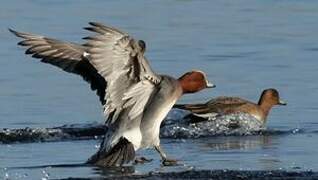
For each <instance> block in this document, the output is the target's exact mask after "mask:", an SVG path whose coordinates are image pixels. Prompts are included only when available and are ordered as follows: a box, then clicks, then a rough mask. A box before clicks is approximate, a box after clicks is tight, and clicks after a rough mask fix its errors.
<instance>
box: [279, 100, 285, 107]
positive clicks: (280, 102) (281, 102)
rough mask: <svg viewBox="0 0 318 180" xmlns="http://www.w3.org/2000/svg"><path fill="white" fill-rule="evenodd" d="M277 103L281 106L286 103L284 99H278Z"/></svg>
mask: <svg viewBox="0 0 318 180" xmlns="http://www.w3.org/2000/svg"><path fill="white" fill-rule="evenodd" d="M278 104H279V105H282V106H286V105H287V103H286V102H285V101H283V100H279V103H278Z"/></svg>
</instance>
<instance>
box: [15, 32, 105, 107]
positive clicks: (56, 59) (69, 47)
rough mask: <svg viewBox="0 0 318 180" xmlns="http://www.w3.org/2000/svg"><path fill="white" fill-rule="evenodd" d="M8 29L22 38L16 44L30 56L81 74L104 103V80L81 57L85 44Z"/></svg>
mask: <svg viewBox="0 0 318 180" xmlns="http://www.w3.org/2000/svg"><path fill="white" fill-rule="evenodd" d="M9 30H10V32H12V33H13V34H15V35H16V36H18V37H20V38H23V39H24V40H23V41H21V42H19V43H18V44H19V45H21V46H26V47H28V49H27V50H26V52H25V53H26V54H31V55H32V57H34V58H39V59H41V62H44V63H49V64H52V65H54V66H56V67H59V68H61V69H63V70H64V71H66V72H70V73H74V74H78V75H81V76H82V77H83V78H84V79H85V80H86V81H88V82H89V83H90V84H91V89H92V90H96V91H97V95H98V96H99V98H100V101H101V102H102V104H105V98H104V97H105V89H106V81H105V79H104V78H103V77H102V76H101V75H99V74H98V73H97V70H96V69H95V68H94V67H93V66H92V65H91V64H90V63H89V62H88V60H87V59H85V58H84V57H83V53H84V52H85V51H86V50H87V48H86V47H85V46H83V45H80V44H75V43H67V42H63V41H59V40H56V39H51V38H47V37H44V36H39V35H34V34H29V33H21V32H17V31H14V30H12V29H9Z"/></svg>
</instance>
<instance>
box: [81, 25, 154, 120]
mask: <svg viewBox="0 0 318 180" xmlns="http://www.w3.org/2000/svg"><path fill="white" fill-rule="evenodd" d="M90 25H91V26H90V27H87V28H85V29H87V30H89V31H92V32H94V33H95V34H94V35H93V36H89V37H86V38H85V39H87V43H86V44H85V46H86V47H88V53H89V58H88V59H89V61H90V63H91V64H92V65H93V66H94V67H95V68H96V69H97V71H98V73H99V74H100V75H101V76H102V77H104V78H105V80H106V82H107V85H108V86H107V89H106V96H105V101H106V104H105V106H104V113H105V114H106V115H108V117H109V118H108V120H107V124H113V123H115V122H123V121H119V120H117V118H118V117H122V116H119V115H120V114H122V113H123V112H125V113H124V114H126V113H127V112H128V113H127V114H128V117H125V118H128V119H130V120H137V117H140V114H141V113H142V112H143V111H144V109H145V107H146V104H147V103H148V101H149V99H150V97H151V95H152V94H153V92H154V89H155V86H156V85H157V84H158V83H160V76H157V75H156V74H155V73H154V72H153V71H152V69H151V68H150V66H149V63H148V62H147V60H146V58H145V57H144V54H143V53H144V47H141V46H140V45H139V43H138V41H135V40H134V39H133V38H132V37H131V36H129V35H128V34H126V33H124V32H121V31H119V30H117V29H115V28H112V27H108V26H105V25H102V24H100V23H95V22H91V23H90ZM149 77H151V78H149ZM139 120H140V119H139Z"/></svg>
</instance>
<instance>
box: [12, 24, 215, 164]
mask: <svg viewBox="0 0 318 180" xmlns="http://www.w3.org/2000/svg"><path fill="white" fill-rule="evenodd" d="M85 29H86V30H89V31H91V32H93V33H94V34H93V35H91V36H88V37H86V38H84V39H85V40H86V41H87V42H86V43H85V44H76V43H68V42H63V41H60V40H56V39H51V38H47V37H44V36H39V35H33V34H29V33H20V32H17V31H14V30H12V29H10V31H11V32H12V33H14V34H15V35H16V36H18V37H20V38H23V41H21V42H19V43H18V44H19V45H21V46H26V47H28V49H27V50H26V54H31V55H32V57H35V58H39V59H41V61H42V62H44V63H49V64H52V65H54V66H57V67H59V68H61V69H63V70H64V71H66V72H70V73H74V74H78V75H80V76H82V77H83V78H84V80H86V81H87V82H89V83H90V86H91V89H92V90H96V91H97V95H98V96H99V99H100V101H101V103H102V106H103V109H104V115H105V118H106V124H107V126H108V131H107V133H106V134H105V137H104V139H103V142H102V143H101V146H100V149H99V151H98V152H97V153H96V154H95V155H93V156H92V157H91V158H90V159H89V160H88V163H92V164H96V165H99V166H121V165H123V164H126V163H129V162H131V161H132V160H134V158H135V151H136V150H138V149H140V148H151V147H154V148H155V149H156V150H157V151H158V152H159V153H160V156H161V158H162V161H163V163H166V162H169V161H170V160H169V159H168V158H167V156H166V154H165V153H164V152H163V150H162V149H161V148H160V139H159V129H160V124H161V122H162V121H163V119H164V118H165V116H166V115H167V113H168V112H169V110H170V109H171V108H172V106H173V105H174V104H175V102H176V101H177V100H178V99H179V98H180V97H181V96H182V95H183V94H186V93H194V92H197V91H200V90H202V89H205V88H209V87H214V85H213V84H210V83H209V82H208V81H207V77H206V75H205V73H203V72H202V71H197V70H194V71H191V72H188V73H186V74H184V75H183V76H181V77H180V78H179V79H175V78H173V77H170V76H166V75H158V74H156V73H155V72H154V71H153V70H152V69H151V67H150V65H149V63H148V60H147V59H146V57H145V56H144V53H145V50H146V44H145V42H144V41H142V40H138V41H137V40H135V39H133V38H132V37H131V36H129V35H128V34H127V33H124V32H122V31H120V30H118V29H115V28H112V27H108V26H105V25H103V24H100V23H95V22H91V23H90V26H89V27H87V28H85Z"/></svg>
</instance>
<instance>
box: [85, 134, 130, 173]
mask: <svg viewBox="0 0 318 180" xmlns="http://www.w3.org/2000/svg"><path fill="white" fill-rule="evenodd" d="M102 144H103V143H102ZM134 159H135V149H134V145H133V144H132V143H131V142H129V141H128V140H127V139H126V138H124V137H122V138H120V139H119V141H118V143H117V144H116V145H115V146H113V147H112V148H111V149H110V150H108V151H105V150H103V149H102V148H101V149H100V150H99V151H98V152H97V153H96V154H94V155H93V156H92V157H91V158H90V159H89V160H88V161H87V163H88V164H94V165H97V166H104V167H105V166H106V167H109V166H122V165H123V164H127V163H129V162H131V161H133V160H134Z"/></svg>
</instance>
